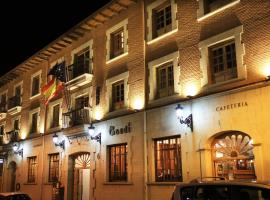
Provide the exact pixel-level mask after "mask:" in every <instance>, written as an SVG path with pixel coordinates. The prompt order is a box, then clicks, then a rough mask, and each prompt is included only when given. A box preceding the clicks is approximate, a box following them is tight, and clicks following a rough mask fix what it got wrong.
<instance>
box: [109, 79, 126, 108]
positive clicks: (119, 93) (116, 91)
mask: <svg viewBox="0 0 270 200" xmlns="http://www.w3.org/2000/svg"><path fill="white" fill-rule="evenodd" d="M124 88H125V87H124V81H119V82H116V83H114V84H113V85H112V110H118V109H121V108H124V106H125V89H124Z"/></svg>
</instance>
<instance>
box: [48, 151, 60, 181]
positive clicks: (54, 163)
mask: <svg viewBox="0 0 270 200" xmlns="http://www.w3.org/2000/svg"><path fill="white" fill-rule="evenodd" d="M58 180H59V153H55V154H50V155H49V182H56V181H58Z"/></svg>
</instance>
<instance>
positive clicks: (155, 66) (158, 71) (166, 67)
mask: <svg viewBox="0 0 270 200" xmlns="http://www.w3.org/2000/svg"><path fill="white" fill-rule="evenodd" d="M178 57H179V55H178V51H177V52H174V53H171V54H169V55H166V56H163V57H161V58H158V59H156V60H153V61H151V62H149V63H148V68H149V72H150V74H149V86H150V88H149V89H150V93H149V100H155V99H158V98H162V97H167V96H173V95H174V94H177V93H179V91H180V85H179V77H180V67H179V66H178Z"/></svg>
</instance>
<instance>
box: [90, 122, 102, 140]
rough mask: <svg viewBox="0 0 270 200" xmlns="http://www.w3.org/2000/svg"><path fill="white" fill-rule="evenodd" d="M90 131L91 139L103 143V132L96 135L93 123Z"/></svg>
mask: <svg viewBox="0 0 270 200" xmlns="http://www.w3.org/2000/svg"><path fill="white" fill-rule="evenodd" d="M88 133H89V135H90V139H91V140H96V141H97V142H98V143H99V144H101V133H98V134H97V135H95V127H94V126H93V124H92V123H91V124H90V126H89V127H88Z"/></svg>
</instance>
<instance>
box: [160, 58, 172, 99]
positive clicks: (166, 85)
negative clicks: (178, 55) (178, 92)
mask: <svg viewBox="0 0 270 200" xmlns="http://www.w3.org/2000/svg"><path fill="white" fill-rule="evenodd" d="M173 94H174V76H173V64H172V63H169V64H167V65H165V66H161V67H158V68H157V98H162V97H166V96H171V95H173Z"/></svg>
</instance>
